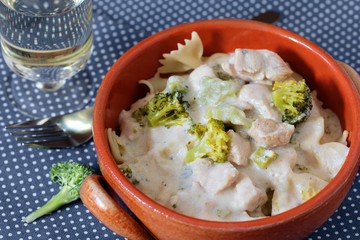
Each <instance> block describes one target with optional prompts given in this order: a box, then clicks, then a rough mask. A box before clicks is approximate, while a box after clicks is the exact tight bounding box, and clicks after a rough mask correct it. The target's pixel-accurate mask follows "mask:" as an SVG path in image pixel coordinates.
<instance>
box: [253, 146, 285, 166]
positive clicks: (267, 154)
mask: <svg viewBox="0 0 360 240" xmlns="http://www.w3.org/2000/svg"><path fill="white" fill-rule="evenodd" d="M277 156H278V155H277V153H276V152H274V151H273V150H270V149H265V148H263V147H261V146H260V147H258V148H257V149H256V150H255V152H253V153H252V154H251V156H250V159H251V160H252V161H254V162H255V163H256V164H257V165H258V166H259V167H260V168H261V169H266V168H267V167H268V166H269V164H270V163H271V162H272V161H273V160H275V159H276V158H277Z"/></svg>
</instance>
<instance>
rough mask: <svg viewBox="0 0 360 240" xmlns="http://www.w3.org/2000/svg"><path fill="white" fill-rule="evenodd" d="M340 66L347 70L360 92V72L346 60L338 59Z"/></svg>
mask: <svg viewBox="0 0 360 240" xmlns="http://www.w3.org/2000/svg"><path fill="white" fill-rule="evenodd" d="M337 62H338V63H339V64H340V66H341V67H342V68H343V69H344V70H345V72H346V73H347V74H348V75H349V77H350V78H351V80H352V81H353V82H354V85H355V87H356V89H357V90H358V93H360V76H359V74H358V73H357V72H356V71H355V70H354V69H353V68H352V67H350V66H349V65H347V64H346V63H344V62H341V61H337Z"/></svg>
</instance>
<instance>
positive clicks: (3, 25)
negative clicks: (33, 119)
mask: <svg viewBox="0 0 360 240" xmlns="http://www.w3.org/2000/svg"><path fill="white" fill-rule="evenodd" d="M0 1H1V2H0V35H1V50H2V56H3V59H4V61H5V62H6V64H7V65H8V66H9V67H10V69H11V70H12V71H13V72H14V73H16V74H10V76H9V77H8V78H9V81H8V82H7V84H6V87H8V88H10V90H7V94H8V96H9V99H10V101H11V102H12V103H14V105H16V106H17V107H18V108H20V109H21V110H22V111H23V112H24V111H25V112H27V113H28V114H30V115H42V114H43V113H47V110H50V111H53V112H56V111H57V110H59V111H61V112H66V111H67V109H71V110H72V109H74V110H75V109H76V108H79V107H81V106H80V105H84V103H85V102H86V101H87V100H84V99H86V98H87V99H89V97H88V95H89V94H90V92H91V89H90V88H91V79H89V78H90V74H87V73H86V72H85V73H83V74H82V75H81V76H79V77H78V79H77V80H76V79H75V80H74V81H72V79H71V80H68V79H70V78H73V76H74V75H75V74H76V73H78V72H79V71H80V70H83V69H84V67H85V65H86V62H87V61H88V59H89V58H90V55H91V50H92V42H93V34H92V9H91V0H42V1H39V0H0ZM25 79H26V80H25ZM28 80H32V81H34V83H33V84H30V83H29V82H28ZM67 85H69V86H67ZM66 86H67V87H66ZM76 88H79V89H80V90H76ZM89 89H90V90H89ZM39 96H40V97H39ZM80 98H84V99H80ZM66 102H69V103H66ZM75 105H79V106H75Z"/></svg>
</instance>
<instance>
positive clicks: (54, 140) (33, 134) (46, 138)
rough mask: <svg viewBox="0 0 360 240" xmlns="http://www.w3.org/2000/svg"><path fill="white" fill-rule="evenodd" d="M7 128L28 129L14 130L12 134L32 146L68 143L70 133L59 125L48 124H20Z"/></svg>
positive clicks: (47, 146)
mask: <svg viewBox="0 0 360 240" xmlns="http://www.w3.org/2000/svg"><path fill="white" fill-rule="evenodd" d="M6 128H23V129H26V130H21V131H16V132H12V133H11V135H12V136H17V138H16V140H17V141H21V142H22V143H23V145H26V146H30V147H45V148H51V146H53V145H54V144H55V145H59V144H61V143H62V142H64V144H65V143H67V141H68V135H67V134H66V133H65V132H64V131H63V130H62V129H61V128H59V127H58V126H57V125H48V126H24V125H23V126H18V125H9V126H7V127H6Z"/></svg>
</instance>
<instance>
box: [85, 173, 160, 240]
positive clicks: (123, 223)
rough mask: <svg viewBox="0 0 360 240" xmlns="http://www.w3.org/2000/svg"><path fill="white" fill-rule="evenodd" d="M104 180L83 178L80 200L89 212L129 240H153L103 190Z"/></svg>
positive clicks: (99, 177) (100, 178) (94, 176)
mask: <svg viewBox="0 0 360 240" xmlns="http://www.w3.org/2000/svg"><path fill="white" fill-rule="evenodd" d="M104 184H106V183H105V179H104V178H103V177H101V176H99V175H90V176H88V177H86V178H85V180H84V182H83V184H82V185H81V189H80V198H81V200H82V202H83V203H84V205H85V206H86V207H87V208H88V209H89V211H90V212H91V213H92V214H93V215H94V216H95V217H96V218H97V219H99V220H100V221H101V222H102V223H103V224H104V225H105V226H106V227H108V228H109V229H110V230H112V231H114V232H115V233H117V234H119V235H120V236H123V237H126V238H128V239H131V240H149V239H154V237H153V236H151V235H150V233H149V232H147V230H146V229H145V227H143V226H142V225H141V224H140V223H139V222H137V221H136V220H135V219H134V218H133V217H131V216H130V215H129V214H128V213H127V212H126V211H125V210H124V209H123V208H122V207H121V206H120V205H119V204H118V203H117V202H116V201H115V200H114V199H113V198H112V197H111V196H110V195H109V193H108V192H107V191H106V190H105V188H104V187H103V185H104Z"/></svg>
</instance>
